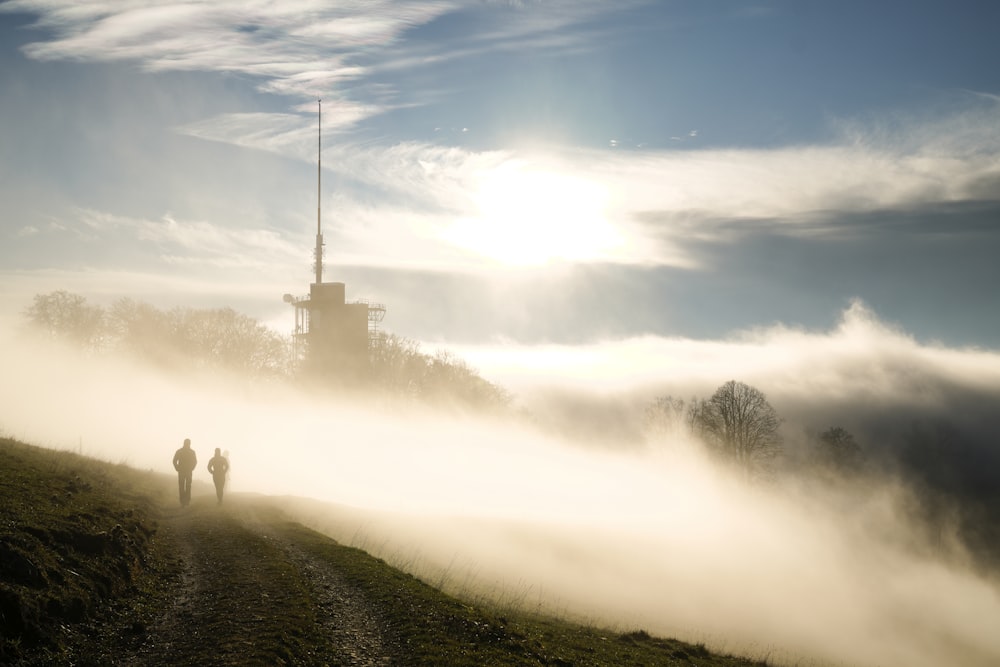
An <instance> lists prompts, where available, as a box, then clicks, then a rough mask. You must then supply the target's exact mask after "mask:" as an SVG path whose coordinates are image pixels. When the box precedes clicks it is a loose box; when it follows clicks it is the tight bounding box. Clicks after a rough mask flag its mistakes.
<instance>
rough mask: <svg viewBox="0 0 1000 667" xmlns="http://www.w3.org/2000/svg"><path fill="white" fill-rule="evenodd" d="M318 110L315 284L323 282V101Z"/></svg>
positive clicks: (319, 102)
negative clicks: (321, 203) (321, 182)
mask: <svg viewBox="0 0 1000 667" xmlns="http://www.w3.org/2000/svg"><path fill="white" fill-rule="evenodd" d="M316 103H317V105H318V108H319V111H318V115H317V121H316V123H317V126H316V284H319V283H321V282H323V230H322V228H321V227H320V197H321V194H322V191H321V189H320V177H321V175H322V171H323V100H317V102H316Z"/></svg>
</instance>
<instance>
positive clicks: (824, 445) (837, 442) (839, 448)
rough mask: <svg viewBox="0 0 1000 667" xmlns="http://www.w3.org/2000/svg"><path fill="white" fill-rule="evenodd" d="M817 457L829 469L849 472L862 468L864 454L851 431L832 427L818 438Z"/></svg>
mask: <svg viewBox="0 0 1000 667" xmlns="http://www.w3.org/2000/svg"><path fill="white" fill-rule="evenodd" d="M816 457H817V458H818V460H819V462H820V463H821V464H823V465H825V466H827V467H829V468H833V469H835V470H839V471H841V472H848V471H852V470H858V469H859V468H860V467H861V465H862V461H863V458H864V454H863V453H862V451H861V446H860V445H859V444H858V442H857V440H855V439H854V435H852V434H851V432H850V431H848V430H847V429H845V428H843V427H840V426H831V427H830V428H828V429H827V430H825V431H823V432H822V433H820V434H819V436H817V438H816Z"/></svg>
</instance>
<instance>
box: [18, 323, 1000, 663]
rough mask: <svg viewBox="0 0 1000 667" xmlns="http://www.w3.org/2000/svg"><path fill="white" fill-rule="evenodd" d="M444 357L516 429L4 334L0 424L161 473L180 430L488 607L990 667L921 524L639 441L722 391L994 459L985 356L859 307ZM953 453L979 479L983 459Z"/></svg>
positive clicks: (798, 653) (877, 658)
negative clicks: (702, 336)
mask: <svg viewBox="0 0 1000 667" xmlns="http://www.w3.org/2000/svg"><path fill="white" fill-rule="evenodd" d="M459 353H460V356H463V357H465V358H466V359H467V360H469V361H471V362H472V364H473V365H474V366H476V367H478V368H479V369H480V370H481V371H482V372H483V375H484V376H485V377H487V378H488V379H490V380H494V381H496V382H499V383H500V384H504V385H506V386H508V387H509V388H510V389H512V390H514V391H515V393H516V394H517V395H518V396H519V397H520V399H521V402H522V403H523V407H524V412H529V413H530V415H531V416H530V418H527V417H524V416H523V414H522V416H519V417H517V418H509V419H507V420H500V419H497V418H485V417H484V418H477V417H471V416H456V415H455V414H450V413H444V412H440V413H439V412H435V411H431V410H420V409H417V408H416V407H412V406H410V407H400V406H399V405H388V404H383V405H371V404H362V403H359V402H352V401H347V400H340V401H333V400H332V399H330V398H329V397H325V398H323V397H320V398H310V397H309V396H307V395H305V394H301V393H298V392H294V391H291V390H287V389H282V388H280V387H277V386H261V385H255V386H247V385H246V384H240V383H235V382H230V383H227V382H224V381H222V380H220V379H218V378H190V377H188V378H182V377H177V376H171V375H161V374H156V373H153V372H152V371H149V370H142V369H137V368H134V367H129V366H127V365H125V364H123V363H117V362H111V361H108V360H107V359H97V358H89V359H88V358H80V357H79V356H76V355H74V354H70V353H68V352H65V351H63V352H59V351H56V350H54V349H51V348H47V347H39V346H33V345H31V346H29V345H27V344H25V343H23V342H15V341H14V340H13V339H12V340H9V341H7V343H6V344H5V345H4V346H3V349H2V351H0V361H2V367H3V369H4V372H3V376H2V381H0V429H2V431H3V433H4V434H5V435H8V436H12V437H16V438H19V439H22V440H25V441H28V442H32V443H35V444H40V445H45V446H50V447H55V448H61V449H74V450H76V449H81V450H82V451H83V453H85V454H88V455H92V456H97V457H100V458H104V459H108V460H111V461H115V462H118V461H126V462H128V463H130V464H132V465H134V466H137V467H141V468H153V469H156V470H161V471H163V472H166V473H171V474H172V468H171V465H170V460H171V457H172V455H173V452H174V450H175V449H176V448H177V447H179V446H180V444H181V441H182V440H183V439H184V438H186V437H189V438H191V440H192V445H193V447H194V449H195V450H196V451H197V453H198V456H199V460H200V463H199V468H198V471H197V472H196V479H197V478H199V477H200V478H201V481H208V479H209V475H208V473H207V472H206V471H205V469H204V465H205V464H206V463H207V461H208V459H209V458H210V456H211V455H212V450H213V449H214V448H215V447H220V448H221V449H223V450H228V451H229V452H230V457H231V461H232V482H231V484H232V486H231V491H232V492H259V493H265V494H275V495H295V496H301V497H305V498H308V499H312V500H314V501H320V502H312V501H310V502H303V503H301V504H295V505H294V507H295V509H296V511H299V512H301V513H302V514H301V516H302V518H303V519H304V520H305V521H307V522H308V523H310V524H311V525H314V526H317V527H319V528H321V529H323V530H325V531H327V532H328V533H330V534H331V535H333V536H334V537H335V538H337V539H338V540H340V541H341V542H344V543H348V544H355V545H357V546H361V547H363V548H365V549H366V550H368V551H370V552H372V553H375V554H377V555H380V556H382V557H385V558H386V559H388V560H389V561H390V562H393V563H394V564H397V565H400V566H403V567H406V568H409V569H411V570H413V571H415V572H417V573H418V574H420V575H421V576H424V577H425V578H426V579H427V580H428V581H429V582H430V583H432V584H437V585H442V586H443V587H444V588H446V589H447V590H450V591H452V592H459V593H464V594H468V595H474V596H491V597H493V598H494V599H496V600H498V601H499V602H500V603H501V604H518V605H523V606H526V607H529V608H535V607H541V608H543V609H546V610H549V611H555V612H557V613H561V614H565V615H567V616H571V617H574V618H581V619H584V620H588V621H592V622H595V623H599V624H604V625H611V626H612V627H613V628H615V629H618V630H621V631H626V630H633V629H638V628H642V629H645V630H648V631H650V632H652V633H654V634H660V635H667V636H676V637H678V638H681V639H687V640H690V641H704V642H706V643H707V644H708V645H709V646H710V647H711V648H715V649H721V650H724V651H730V652H736V653H742V654H748V655H750V656H754V657H768V658H769V659H770V660H771V662H772V663H773V662H782V663H789V664H790V663H796V664H844V665H912V666H919V665H927V666H930V665H959V664H960V665H996V664H1000V632H998V631H997V630H998V628H1000V585H998V580H997V577H996V574H995V572H992V573H991V572H990V571H988V570H985V569H984V568H982V567H973V566H972V565H971V564H970V563H971V559H969V558H967V557H966V556H965V555H964V553H963V550H962V549H961V547H960V546H959V545H958V544H957V542H956V540H955V539H954V536H953V535H951V534H950V532H949V531H948V530H947V529H946V528H945V529H942V530H939V531H937V532H934V533H930V534H928V532H927V531H925V530H922V529H919V528H918V527H916V526H914V525H912V524H911V522H910V520H909V517H910V516H911V515H912V512H911V510H912V502H911V499H910V496H909V492H908V491H906V490H905V489H903V488H901V487H900V486H899V485H897V484H894V483H890V482H885V483H884V484H883V485H881V486H879V487H878V490H873V489H872V488H868V487H866V489H865V490H864V491H861V490H858V491H857V492H845V491H844V490H843V489H841V490H840V491H837V490H833V489H829V490H824V489H823V488H821V487H820V483H819V482H818V481H815V480H810V479H806V478H803V479H802V480H800V481H796V480H789V479H785V480H784V481H781V482H778V483H774V484H770V485H759V484H758V485H748V484H746V483H743V482H741V481H740V480H739V479H737V478H733V477H731V476H729V475H728V474H726V473H725V472H723V471H720V470H718V469H717V468H716V467H714V466H713V465H712V464H711V463H709V462H708V461H706V459H705V458H703V457H702V456H701V455H700V454H699V450H698V448H697V447H696V446H694V445H692V444H691V443H689V442H687V441H686V440H685V439H684V437H682V436H675V437H673V438H670V439H667V440H665V441H664V440H661V441H656V442H644V441H643V439H642V433H641V423H642V422H641V418H642V408H643V407H644V405H645V404H646V403H648V402H649V401H650V400H651V399H653V398H654V397H656V396H662V395H666V394H671V395H674V396H679V397H682V398H690V397H691V396H692V395H697V396H701V397H708V396H709V395H711V393H712V391H714V389H715V388H716V387H717V386H718V385H719V384H721V383H723V382H725V381H727V380H729V379H737V380H741V381H745V382H747V383H749V384H751V385H753V386H755V387H757V388H759V389H760V390H762V391H763V392H765V394H767V396H768V399H769V400H770V401H771V403H772V404H773V405H774V406H775V408H777V410H778V412H779V414H781V416H782V417H783V418H784V419H785V424H784V427H783V430H784V434H785V438H786V442H787V443H788V446H789V447H790V448H791V447H794V446H795V443H796V442H797V441H799V440H801V439H802V438H803V437H804V436H803V434H804V433H805V432H806V431H809V430H810V429H811V430H812V431H813V432H815V431H819V430H823V429H825V428H828V427H830V426H832V425H843V426H845V427H847V428H848V429H849V430H852V431H854V432H856V433H858V432H861V433H872V432H876V431H875V430H873V429H871V428H868V426H869V425H871V424H873V423H876V422H877V421H878V418H879V416H880V415H886V416H889V417H892V418H896V419H897V420H903V421H906V420H910V421H913V420H914V419H917V417H918V416H920V415H923V416H927V415H931V416H934V415H946V416H948V417H949V418H950V420H951V421H952V422H953V423H955V424H958V425H960V426H961V427H962V428H965V429H968V430H969V431H970V432H974V433H980V434H983V433H985V434H986V435H987V436H988V437H989V438H990V440H991V442H993V443H996V441H997V440H996V437H995V436H994V435H993V434H994V433H996V431H995V430H990V429H993V428H994V427H995V426H996V420H997V419H1000V417H997V416H996V415H994V414H993V413H995V412H998V411H997V410H996V406H997V398H998V388H1000V353H997V352H991V351H982V350H971V349H970V350H956V349H945V348H941V347H934V346H926V345H921V344H918V343H916V342H914V341H912V340H911V339H909V338H907V337H906V336H905V335H903V334H901V333H899V332H895V331H893V330H891V329H890V328H888V327H886V326H884V325H882V324H881V323H879V322H878V321H877V320H876V319H874V318H873V317H872V316H871V314H870V313H867V312H866V311H865V310H864V309H863V308H861V307H860V306H855V307H854V308H852V309H851V310H850V311H848V312H847V313H846V314H845V317H844V320H843V322H842V324H841V325H840V327H838V328H837V329H835V330H834V331H831V332H825V333H806V332H799V331H790V330H785V329H775V330H769V331H760V332H757V333H754V334H752V335H747V336H744V337H742V338H740V339H738V340H733V341H719V342H697V341H687V340H665V339H652V338H649V339H643V340H639V341H623V342H618V343H608V344H606V345H596V346H593V347H590V348H574V349H555V348H550V349H534V350H532V349H520V350H517V349H512V348H493V349H487V348H477V349H473V348H466V349H463V350H459ZM887 437H888V436H887ZM859 439H862V438H860V437H859ZM862 444H863V445H864V446H865V447H866V448H868V449H870V450H877V449H878V448H879V447H880V446H881V443H879V442H872V441H867V440H864V441H863V442H862ZM956 455H962V451H961V450H959V451H957V452H956ZM978 455H982V456H985V458H984V459H982V460H984V461H987V462H993V463H995V462H996V461H997V460H998V459H997V453H996V445H995V444H994V445H993V448H992V450H990V451H988V452H985V453H983V452H980V453H979V454H978ZM994 477H996V473H994ZM208 493H209V491H208V490H207V488H206V489H205V494H206V500H205V502H208V498H209V496H208V495H207V494H208ZM196 501H197V499H196Z"/></svg>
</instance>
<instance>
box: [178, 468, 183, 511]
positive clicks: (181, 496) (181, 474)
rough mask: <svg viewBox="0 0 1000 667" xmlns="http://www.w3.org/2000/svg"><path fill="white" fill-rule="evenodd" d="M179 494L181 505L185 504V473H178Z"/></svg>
mask: <svg viewBox="0 0 1000 667" xmlns="http://www.w3.org/2000/svg"><path fill="white" fill-rule="evenodd" d="M177 492H178V495H179V496H180V499H181V505H183V504H184V473H182V472H179V473H177Z"/></svg>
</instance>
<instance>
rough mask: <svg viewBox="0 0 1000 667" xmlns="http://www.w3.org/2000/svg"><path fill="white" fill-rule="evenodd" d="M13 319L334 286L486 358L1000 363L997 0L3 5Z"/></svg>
mask: <svg viewBox="0 0 1000 667" xmlns="http://www.w3.org/2000/svg"><path fill="white" fill-rule="evenodd" d="M0 9H2V11H0V87H2V90H3V91H4V93H3V98H2V104H0V200H2V201H3V211H2V212H3V215H2V218H0V239H2V242H0V278H2V287H0V306H2V308H3V310H4V311H5V312H6V313H16V312H18V311H20V310H21V309H23V307H24V306H25V305H26V304H27V303H29V302H30V299H31V296H32V295H34V294H36V293H40V292H46V291H49V290H52V289H67V290H70V291H75V292H78V293H81V294H84V295H86V296H87V297H88V298H90V299H92V300H93V301H95V302H98V303H109V302H110V301H112V300H114V299H115V298H117V297H120V296H131V297H134V298H138V299H141V300H145V301H149V302H152V303H154V304H157V305H160V306H164V307H166V306H172V305H190V306H227V305H228V306H232V307H235V308H237V309H238V310H241V311H243V312H246V313H248V314H251V315H253V316H255V317H259V318H260V319H262V320H264V321H266V322H268V323H269V324H271V325H272V326H275V327H276V328H278V329H281V328H282V327H285V328H286V329H290V328H291V325H292V313H291V312H289V311H288V310H287V306H285V305H284V304H283V303H282V302H281V295H282V294H283V293H286V292H292V293H305V292H307V291H308V283H309V282H310V281H311V280H312V270H311V266H310V264H311V251H312V245H313V234H314V233H315V215H316V173H315V171H316V167H315V161H316V106H317V105H316V100H317V99H318V98H322V99H323V111H324V113H323V132H324V138H323V167H324V173H323V186H322V194H323V206H322V211H323V221H324V233H325V238H326V242H327V248H326V273H325V278H326V279H327V280H336V281H343V282H346V283H347V290H348V297H349V298H352V299H353V298H369V299H375V300H378V301H382V302H385V303H386V304H387V306H388V315H387V318H386V321H385V326H386V328H387V329H389V330H392V331H394V332H396V333H399V334H401V335H404V336H407V337H411V338H415V339H418V340H423V341H434V342H439V343H454V344H458V345H467V346H468V345H479V344H482V345H485V344H493V343H496V342H498V341H505V342H508V343H513V344H524V345H536V344H542V343H546V344H567V345H578V344H584V343H593V342H596V341H607V340H625V339H630V338H636V337H642V336H657V337H680V338H690V339H699V340H718V339H726V338H728V337H732V336H733V335H734V332H741V331H742V332H745V331H747V330H754V329H758V328H760V327H772V326H775V325H781V326H783V327H793V328H795V327H801V328H805V329H807V330H819V331H828V330H832V329H833V328H835V327H836V326H837V323H838V322H839V321H840V320H841V318H842V316H843V313H844V312H845V311H846V310H847V309H848V308H849V307H850V304H851V303H853V302H854V301H855V300H860V301H861V302H863V303H864V304H866V306H867V307H868V308H869V309H871V311H872V312H873V313H874V314H875V316H876V317H877V318H880V319H881V320H884V321H887V322H890V323H893V325H894V326H896V327H897V328H898V329H899V330H901V331H904V332H906V333H907V334H908V335H911V336H913V337H915V338H916V339H918V340H921V341H928V342H930V341H938V342H940V343H941V344H943V345H947V346H968V345H973V346H980V347H986V348H996V347H998V346H1000V333H998V332H1000V299H998V297H997V295H996V287H995V286H996V284H997V283H998V282H1000V281H998V278H1000V269H997V268H996V267H997V265H998V264H997V262H996V255H997V254H998V250H1000V229H998V228H1000V74H998V73H997V72H998V70H997V67H996V65H997V63H998V62H1000V42H998V40H996V38H995V34H994V27H995V26H996V25H997V24H998V22H1000V5H997V4H996V3H993V2H974V1H961V2H952V3H941V2H879V3H867V2H837V3H833V2H808V1H794V2H792V1H789V2H781V1H772V2H768V1H761V2H736V1H697V2H695V1H693V0H687V1H684V0H678V1H675V2H641V1H630V2H616V3H606V2H544V1H534V2H533V1H527V0H525V1H523V2H513V1H512V2H398V3H397V2H388V1H384V2H371V3H337V2H313V1H310V0H299V1H297V2H284V3H266V2H225V1H220V2H209V3H179V2H150V3H132V2H91V3H87V4H86V5H79V6H78V5H77V3H75V2H70V1H69V0H66V1H65V2H63V1H60V0H48V1H45V2H31V1H27V0H10V1H8V2H4V3H0Z"/></svg>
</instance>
